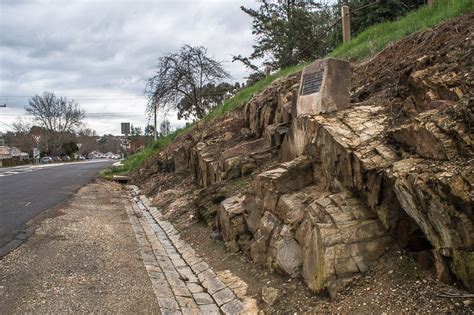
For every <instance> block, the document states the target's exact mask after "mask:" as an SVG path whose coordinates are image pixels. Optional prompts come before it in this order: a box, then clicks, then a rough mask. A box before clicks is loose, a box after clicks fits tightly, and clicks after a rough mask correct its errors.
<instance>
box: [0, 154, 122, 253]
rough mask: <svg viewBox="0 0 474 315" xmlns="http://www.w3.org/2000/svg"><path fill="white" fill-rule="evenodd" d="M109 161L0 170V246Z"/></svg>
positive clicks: (62, 200)
mask: <svg viewBox="0 0 474 315" xmlns="http://www.w3.org/2000/svg"><path fill="white" fill-rule="evenodd" d="M112 163H113V161H110V160H97V161H84V162H78V163H65V164H56V165H55V164H53V165H44V166H22V167H14V168H5V169H0V248H2V247H3V246H5V245H6V244H7V243H8V242H10V241H11V240H13V239H14V238H15V237H16V236H17V234H18V233H19V232H20V231H21V230H22V229H24V228H25V224H26V223H27V222H28V221H29V220H31V219H34V218H35V217H37V216H38V215H39V214H41V213H42V212H44V211H45V210H48V209H50V208H53V207H55V206H57V205H60V204H61V203H63V202H65V201H67V200H68V199H69V198H70V197H71V196H72V195H73V194H74V193H75V192H76V191H77V190H78V189H79V188H81V187H82V186H84V185H86V184H87V183H89V182H91V181H92V179H94V178H95V176H96V175H97V174H98V172H99V171H100V170H101V169H103V168H105V167H107V166H109V165H111V164H112Z"/></svg>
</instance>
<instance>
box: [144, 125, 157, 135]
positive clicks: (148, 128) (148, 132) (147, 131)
mask: <svg viewBox="0 0 474 315" xmlns="http://www.w3.org/2000/svg"><path fill="white" fill-rule="evenodd" d="M154 132H155V127H154V126H153V125H147V126H146V127H145V135H146V136H152V135H153V133H154Z"/></svg>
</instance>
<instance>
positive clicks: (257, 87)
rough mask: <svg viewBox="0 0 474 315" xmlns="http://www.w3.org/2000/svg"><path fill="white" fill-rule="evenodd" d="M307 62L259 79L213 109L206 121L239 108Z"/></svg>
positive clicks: (301, 67) (300, 68)
mask: <svg viewBox="0 0 474 315" xmlns="http://www.w3.org/2000/svg"><path fill="white" fill-rule="evenodd" d="M305 65H306V64H298V65H294V66H291V67H288V68H284V69H282V70H280V71H278V72H276V73H274V74H271V75H269V76H268V77H266V78H265V79H263V80H260V81H258V82H257V83H255V84H254V85H251V86H248V87H246V88H244V89H242V90H241V91H239V92H238V93H237V94H236V95H235V96H233V97H232V98H230V99H228V100H227V101H225V102H224V104H222V105H221V106H218V107H216V108H215V109H214V110H212V111H211V112H210V113H209V114H208V115H207V116H206V117H205V118H204V121H205V122H207V121H210V120H212V119H215V118H218V117H220V116H222V115H223V114H225V113H227V112H228V111H231V110H233V109H235V108H239V107H241V106H242V105H244V104H245V103H246V102H248V101H249V100H250V99H251V98H252V96H254V95H255V94H258V93H260V92H262V91H263V90H264V89H265V88H266V87H267V86H269V85H270V84H271V83H272V82H273V81H275V80H276V79H279V78H283V77H287V76H289V75H291V74H293V73H296V72H298V71H301V70H303V68H304V66H305Z"/></svg>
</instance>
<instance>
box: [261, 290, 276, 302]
mask: <svg viewBox="0 0 474 315" xmlns="http://www.w3.org/2000/svg"><path fill="white" fill-rule="evenodd" d="M279 296H280V290H278V289H276V288H272V287H263V288H262V300H263V301H264V302H265V303H267V304H268V305H273V304H275V303H276V301H277V299H278V297H279Z"/></svg>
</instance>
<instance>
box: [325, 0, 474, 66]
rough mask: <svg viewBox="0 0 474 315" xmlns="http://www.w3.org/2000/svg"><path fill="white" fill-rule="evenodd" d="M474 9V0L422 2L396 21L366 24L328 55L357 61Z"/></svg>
mask: <svg viewBox="0 0 474 315" xmlns="http://www.w3.org/2000/svg"><path fill="white" fill-rule="evenodd" d="M473 9H474V0H437V2H436V4H435V5H434V6H433V7H428V6H423V7H421V8H420V9H418V10H415V11H412V12H410V13H408V14H407V15H406V16H404V17H403V18H401V19H399V20H397V21H394V22H386V23H380V24H376V25H373V26H371V27H369V28H368V29H366V30H365V31H364V32H362V33H360V34H359V35H357V36H356V37H354V38H353V39H352V41H351V42H349V43H347V44H343V45H341V46H339V47H337V48H336V49H335V50H334V51H333V52H332V53H331V54H330V56H331V57H336V58H344V59H348V60H351V61H360V60H362V59H364V58H367V57H370V56H373V55H375V54H376V53H378V52H380V51H382V50H383V49H384V48H385V47H387V46H388V45H390V44H392V43H395V42H397V41H399V40H401V39H402V38H404V37H406V36H408V35H410V34H413V33H415V32H418V31H421V30H425V29H428V28H430V27H433V26H436V25H437V24H440V23H441V22H443V21H446V20H449V19H452V18H455V17H457V16H460V15H463V14H465V13H468V12H469V11H472V10H473Z"/></svg>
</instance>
